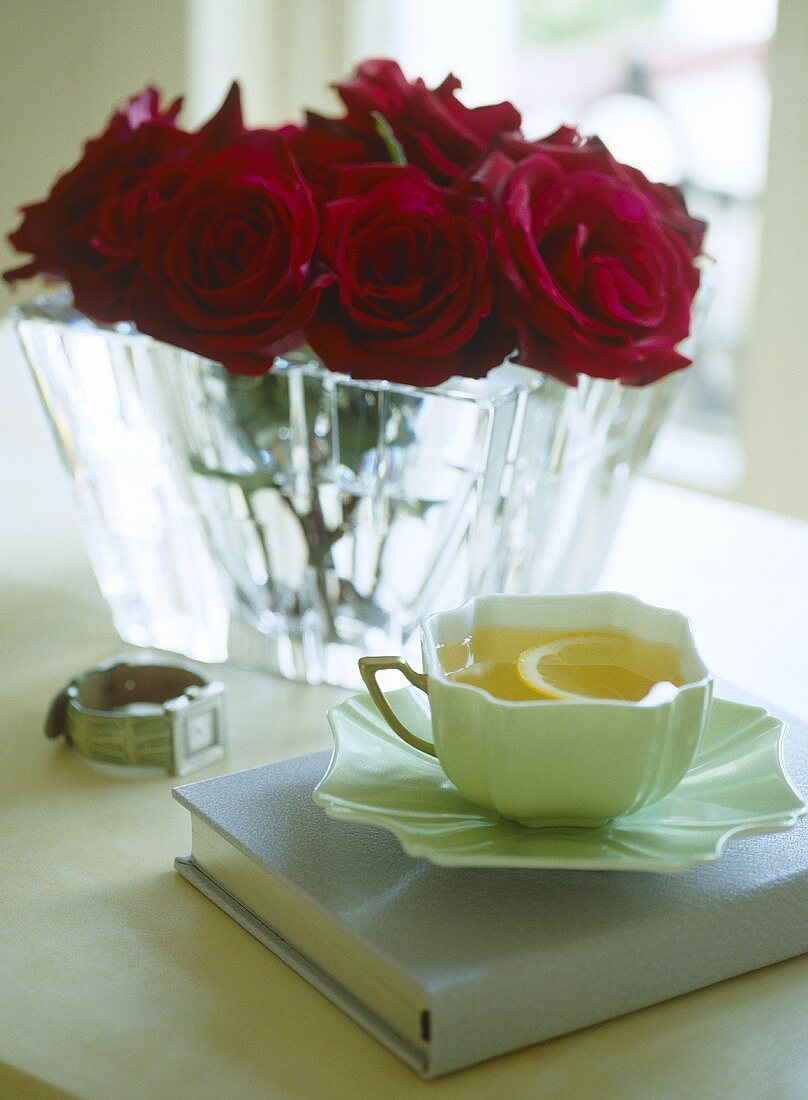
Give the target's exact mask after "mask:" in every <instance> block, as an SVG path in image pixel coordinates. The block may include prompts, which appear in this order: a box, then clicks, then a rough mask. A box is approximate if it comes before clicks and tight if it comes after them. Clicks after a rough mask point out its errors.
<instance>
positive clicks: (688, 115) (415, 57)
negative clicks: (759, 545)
mask: <svg viewBox="0 0 808 1100" xmlns="http://www.w3.org/2000/svg"><path fill="white" fill-rule="evenodd" d="M381 55H385V56H391V57H395V58H396V59H397V60H398V61H399V62H400V63H401V64H402V66H403V68H404V70H405V72H406V73H407V75H408V76H410V77H413V76H417V75H421V76H423V77H424V78H425V79H426V80H427V82H428V83H430V84H433V83H438V82H440V80H442V78H443V77H444V76H445V74H446V73H447V72H448V71H452V72H454V73H455V74H456V75H457V76H459V77H460V79H461V80H462V81H463V85H464V91H463V92H462V93H461V95H462V98H463V99H464V100H465V101H466V102H467V103H468V104H470V105H474V104H476V103H482V102H493V101H498V100H501V99H511V100H513V101H514V103H515V104H516V105H517V106H518V107H519V109H520V110H521V111H522V114H523V116H524V130H525V132H526V134H527V135H528V136H530V137H538V136H540V135H542V134H543V133H546V132H548V131H549V130H552V129H554V128H555V127H556V126H557V125H558V124H559V123H560V122H567V123H576V122H577V123H579V124H580V126H581V128H582V130H583V131H584V132H586V133H597V134H599V135H600V137H602V138H603V140H604V141H605V142H606V144H607V145H608V146H609V147H610V148H611V150H612V152H613V153H614V154H615V155H616V156H617V157H618V158H619V159H621V160H624V161H626V162H628V163H631V164H634V165H636V166H637V167H639V168H641V169H642V170H643V171H644V172H646V173H647V174H648V175H649V176H650V177H651V178H653V179H656V180H662V181H665V182H670V183H677V184H679V185H680V186H681V187H682V188H683V189H684V191H685V193H686V195H687V199H688V204H689V206H690V209H691V212H692V213H694V214H695V215H698V216H701V217H705V218H706V219H707V220H708V221H709V222H710V225H711V229H710V234H709V237H708V242H707V251H708V253H709V254H710V256H711V257H712V259H713V260H714V263H711V265H710V268H711V270H710V274H709V279H710V280H711V281H712V282H713V283H714V287H715V290H714V295H713V299H712V303H711V306H710V311H709V314H708V318H707V321H706V323H705V326H704V331H703V333H702V337H701V345H700V350H699V355H698V359H697V362H696V364H695V366H694V367H693V368H691V370H690V371H689V372H688V375H687V378H686V381H685V383H684V385H683V386H682V388H681V394H680V399H679V403H678V406H677V409H676V412H675V415H674V417H673V419H672V422H671V424H670V425H669V426H668V428H667V429H666V430H665V431H664V432H663V434H662V436H661V438H660V439H659V441H658V444H657V446H656V448H655V450H654V454H653V456H652V464H651V473H652V474H653V475H654V476H657V477H660V478H663V479H665V480H668V481H671V482H674V483H678V484H682V485H688V486H692V487H695V488H700V489H704V490H706V491H708V492H712V493H716V494H719V495H722V496H727V497H730V498H734V499H738V500H743V501H746V502H748V503H752V504H755V505H758V506H759V507H763V508H768V509H771V510H774V511H778V512H782V513H785V514H788V515H794V516H799V517H801V518H804V519H808V427H806V418H808V354H807V353H806V350H805V348H806V342H805V340H804V338H803V331H802V321H803V313H804V312H805V309H806V306H808V301H806V291H805V285H806V279H805V274H804V273H805V272H806V271H808V214H806V206H805V200H804V197H803V184H804V182H805V180H806V178H808V172H807V171H806V169H808V113H806V111H805V108H804V105H805V103H806V102H807V101H808V4H806V3H805V0H780V2H779V3H777V0H740V2H738V0H138V3H137V4H133V3H131V0H0V149H2V154H3V165H4V170H3V172H2V174H0V229H2V230H3V233H5V232H7V231H8V230H10V229H11V228H13V227H14V226H15V225H16V224H17V220H18V219H17V214H16V209H17V207H18V206H19V205H20V204H21V203H23V202H25V201H30V200H32V199H36V198H40V197H42V196H43V195H44V194H45V193H46V192H47V190H48V189H49V187H50V185H51V183H52V182H53V179H54V178H55V176H56V174H57V173H58V172H59V171H61V170H63V169H65V168H67V167H69V166H70V165H71V164H72V163H73V162H74V161H75V159H76V158H77V156H78V153H79V150H80V147H81V144H82V143H83V141H84V140H86V138H87V137H89V136H91V135H94V134H96V133H97V132H98V131H99V130H100V129H101V128H102V127H103V125H104V123H105V121H106V119H107V117H108V116H109V114H110V112H111V109H112V107H113V105H115V104H120V103H121V102H122V101H123V100H125V99H126V98H127V96H129V95H131V94H132V93H133V92H135V91H138V90H140V89H141V88H142V87H143V86H144V85H146V84H148V83H154V84H157V85H158V86H159V87H160V88H162V89H163V90H164V92H165V93H166V94H167V95H174V94H178V93H182V92H184V93H185V94H186V102H185V111H184V119H185V121H186V122H187V123H189V124H192V123H196V122H197V121H199V120H201V119H202V118H204V117H205V116H206V115H208V114H209V113H211V112H212V111H213V110H214V109H215V108H216V107H217V106H218V104H219V102H220V101H221V98H222V96H223V95H224V93H225V91H226V89H227V87H228V85H229V84H230V82H231V80H233V79H234V78H238V79H240V80H241V82H242V88H243V91H244V98H245V104H246V110H247V117H248V121H249V122H250V123H252V124H259V123H268V124H276V123H279V122H282V121H286V120H290V119H295V118H298V117H299V116H300V113H301V111H302V109H303V108H304V107H313V108H316V109H321V110H334V108H335V107H336V101H335V98H334V97H333V95H332V93H330V92H329V90H328V88H327V85H328V83H329V82H330V81H333V80H335V79H337V78H339V77H341V76H343V75H344V74H345V73H346V72H348V70H349V69H350V68H352V67H353V66H354V65H355V64H356V63H357V62H358V61H359V60H361V59H362V58H364V57H368V56H381ZM12 259H13V254H12V252H11V249H10V248H9V247H8V245H7V244H6V242H5V239H3V242H2V246H0V265H2V268H5V267H8V266H10V265H11V263H12ZM37 290H41V288H37V287H34V286H30V287H25V288H23V289H22V291H17V292H14V293H12V292H11V291H10V290H9V289H8V288H5V287H4V288H3V289H2V290H0V313H2V312H5V310H7V309H8V308H9V307H10V306H11V305H12V304H13V302H14V301H15V300H20V299H21V298H22V297H24V296H29V295H31V294H33V293H36V292H37ZM14 366H15V368H16V364H14ZM20 369H22V368H21V367H20ZM1 385H2V383H1V382H0V386H1ZM694 537H697V536H695V535H694Z"/></svg>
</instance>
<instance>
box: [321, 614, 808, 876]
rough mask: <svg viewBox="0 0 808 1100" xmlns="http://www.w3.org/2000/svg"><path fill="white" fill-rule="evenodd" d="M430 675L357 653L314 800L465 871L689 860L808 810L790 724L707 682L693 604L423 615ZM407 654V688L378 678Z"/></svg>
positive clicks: (664, 865)
mask: <svg viewBox="0 0 808 1100" xmlns="http://www.w3.org/2000/svg"><path fill="white" fill-rule="evenodd" d="M421 649H422V654H423V667H424V672H423V673H418V672H415V671H414V670H413V669H411V668H410V667H409V665H407V663H406V662H404V661H403V660H401V659H400V658H396V657H389V658H388V657H365V658H362V659H361V660H360V672H361V674H362V678H363V680H364V682H365V684H366V686H367V688H368V693H367V694H359V695H354V696H353V697H351V698H349V699H347V700H346V701H345V702H343V703H341V704H340V705H339V706H337V707H335V708H333V709H332V710H331V711H330V712H329V721H330V723H331V727H332V730H333V735H334V752H333V755H332V759H331V763H330V766H329V768H328V771H327V773H326V774H325V776H324V777H323V779H322V780H321V781H320V783H319V784H318V786H317V788H316V790H315V792H314V799H315V801H316V802H317V803H318V804H319V805H320V806H321V807H323V809H324V810H325V811H326V813H328V814H329V815H330V816H331V817H333V818H335V819H338V820H342V821H350V822H357V823H363V824H369V825H375V826H379V827H381V828H383V829H386V830H388V831H390V832H391V833H393V834H394V835H395V836H396V837H397V838H398V840H399V841H400V843H401V845H402V847H403V848H404V850H405V851H406V852H407V853H408V854H410V855H411V856H414V857H419V858H426V859H428V860H431V861H432V862H433V863H436V864H442V865H446V866H458V867H460V866H462V867H475V866H476V867H525V868H548V869H555V870H559V869H571V870H581V871H585V870H593V871H595V870H597V871H600V870H621V871H651V872H680V871H686V870H688V869H689V868H691V867H693V866H696V865H698V864H705V863H710V862H713V861H715V860H717V859H719V858H720V856H721V854H722V851H723V849H724V846H725V844H726V843H727V841H728V840H730V839H731V838H732V837H734V836H737V835H739V834H746V833H754V832H770V831H774V830H778V829H786V828H789V827H791V826H792V825H794V824H795V823H796V821H797V820H798V819H799V818H800V816H802V814H804V813H805V811H806V804H805V803H804V802H803V800H802V798H801V797H800V796H799V794H798V793H797V791H796V790H795V788H794V787H793V785H792V784H791V782H790V780H789V778H788V776H787V775H786V772H785V770H784V765H783V740H784V737H785V732H786V727H785V723H783V722H781V721H779V720H778V719H776V718H774V717H772V716H771V715H770V714H768V712H767V711H765V710H764V709H762V708H761V707H754V706H747V705H745V704H741V703H736V702H730V701H728V700H725V699H718V698H714V697H713V680H712V676H711V675H710V672H709V670H708V669H707V667H706V666H705V664H704V662H703V661H702V659H701V657H700V656H699V653H698V650H697V648H696V645H695V642H694V639H693V634H692V630H691V627H690V623H689V621H688V619H687V618H686V617H685V616H684V615H682V614H680V613H679V612H677V611H669V610H663V609H661V608H656V607H652V606H650V605H648V604H645V603H642V602H641V601H640V600H638V599H636V598H634V597H632V596H627V595H623V594H621V593H594V594H585V595H572V596H482V597H476V598H474V599H472V600H469V601H468V602H467V603H465V604H463V605H462V606H461V607H459V608H456V609H454V610H451V611H446V612H440V613H438V614H435V615H432V616H430V617H429V618H427V619H426V620H425V621H424V623H423V624H422V626H421ZM391 669H395V670H398V671H399V672H402V673H403V674H404V675H405V677H406V678H407V679H408V680H409V681H410V686H408V687H405V688H401V689H398V690H395V691H390V692H387V693H385V692H383V691H382V689H381V687H380V685H379V683H378V675H379V673H381V672H388V674H389V670H391Z"/></svg>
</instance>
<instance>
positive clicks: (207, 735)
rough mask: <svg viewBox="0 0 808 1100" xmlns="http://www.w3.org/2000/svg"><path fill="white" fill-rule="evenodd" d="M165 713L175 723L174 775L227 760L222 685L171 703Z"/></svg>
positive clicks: (211, 686)
mask: <svg viewBox="0 0 808 1100" xmlns="http://www.w3.org/2000/svg"><path fill="white" fill-rule="evenodd" d="M165 709H166V711H167V712H168V713H169V714H170V715H171V720H172V735H173V743H174V769H173V770H174V774H175V775H187V774H188V772H191V771H195V770H196V769H197V768H204V767H205V766H206V765H207V764H210V763H212V762H213V761H214V760H218V759H219V758H220V757H222V756H224V753H225V744H226V739H227V732H226V715H225V706H224V686H223V685H222V684H220V683H212V684H208V685H207V687H205V688H203V689H201V690H200V691H198V692H197V693H196V694H195V695H194V697H192V698H189V697H188V696H187V695H184V696H182V698H181V699H172V700H171V702H170V703H166V704H165Z"/></svg>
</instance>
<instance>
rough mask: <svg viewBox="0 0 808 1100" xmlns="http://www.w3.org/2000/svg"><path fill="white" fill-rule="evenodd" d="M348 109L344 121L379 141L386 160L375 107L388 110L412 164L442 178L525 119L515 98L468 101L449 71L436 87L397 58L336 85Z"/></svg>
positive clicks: (366, 66) (371, 64)
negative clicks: (409, 73)
mask: <svg viewBox="0 0 808 1100" xmlns="http://www.w3.org/2000/svg"><path fill="white" fill-rule="evenodd" d="M335 87H336V89H337V91H338V92H339V95H340V98H341V99H342V101H343V103H344V104H345V106H346V107H347V109H348V113H347V114H346V116H345V118H344V119H343V120H342V124H343V125H344V126H346V127H347V128H348V129H350V130H353V131H355V132H356V133H358V134H360V135H362V136H364V137H365V138H366V139H368V140H371V141H372V142H373V143H374V147H375V148H376V149H377V155H376V159H377V160H387V159H389V158H388V156H387V155H386V154H385V151H384V146H383V144H382V143H380V142H379V140H378V137H377V133H376V120H375V118H374V117H373V114H372V112H374V111H377V112H378V113H379V114H381V115H383V116H384V118H385V119H386V120H387V122H388V123H389V124H390V127H391V129H392V131H393V133H394V134H395V136H396V138H397V139H398V141H399V142H400V143H401V145H402V147H403V149H404V152H405V154H406V157H407V161H408V163H410V164H415V165H418V166H419V167H421V168H424V169H425V170H426V171H427V172H428V173H429V175H430V176H431V177H432V178H433V179H435V180H437V181H438V182H439V183H451V182H452V181H454V180H455V179H457V177H458V176H459V175H460V174H461V173H462V171H463V170H464V169H465V168H468V167H469V165H471V164H472V163H473V161H474V160H475V159H476V158H477V157H478V156H479V155H480V153H481V152H483V150H485V149H487V148H488V146H489V145H490V144H491V142H492V141H493V140H494V138H496V137H497V136H498V135H500V134H505V133H510V132H513V131H518V129H519V127H520V125H521V122H522V119H521V116H520V114H519V112H518V111H517V110H516V108H515V107H514V106H513V104H512V103H494V104H491V105H489V106H486V107H466V106H464V104H463V103H461V102H460V100H459V99H457V98H456V97H455V92H456V91H457V90H458V88H460V87H461V84H460V81H459V80H458V79H457V77H456V76H452V75H449V76H447V77H446V79H445V80H444V81H443V83H442V84H441V85H440V86H439V87H437V88H434V89H430V88H427V86H426V84H425V83H424V82H423V80H421V79H420V78H419V79H418V80H414V81H413V82H412V83H410V82H409V81H408V80H407V79H406V77H405V76H404V74H403V73H402V71H401V69H400V68H399V66H398V65H397V64H396V62H395V61H387V60H384V59H376V60H373V61H365V62H364V63H363V64H362V65H360V66H359V68H358V69H357V71H356V74H355V75H354V76H352V77H350V78H349V79H348V80H346V81H343V82H342V83H339V84H336V85H335Z"/></svg>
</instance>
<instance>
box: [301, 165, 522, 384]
mask: <svg viewBox="0 0 808 1100" xmlns="http://www.w3.org/2000/svg"><path fill="white" fill-rule="evenodd" d="M339 185H340V186H339V194H338V197H337V198H335V199H334V200H332V201H331V202H329V203H327V204H326V206H325V209H324V214H323V232H322V238H321V250H322V253H323V257H324V260H325V262H326V263H327V264H328V265H329V267H330V268H331V269H332V270H333V271H334V273H335V275H336V278H337V283H336V285H335V286H333V287H331V288H329V290H328V291H327V292H326V293H325V295H324V296H323V299H322V301H321V304H320V308H319V309H318V311H317V313H316V315H315V317H314V318H313V320H312V321H311V322H310V324H309V325H308V326H307V328H306V335H307V336H308V339H309V342H310V343H311V345H312V347H313V348H314V350H315V351H316V352H317V353H318V355H320V357H321V358H322V360H323V362H324V363H325V364H326V366H328V367H330V368H331V370H334V371H341V372H345V373H346V374H351V375H353V376H354V377H357V378H386V379H389V380H390V381H395V382H405V383H409V384H412V385H416V386H433V385H436V384H437V383H439V382H442V381H444V380H445V379H446V378H449V377H450V376H451V375H453V374H468V375H472V376H474V377H479V376H481V375H483V374H485V372H486V371H487V370H489V369H490V368H491V367H493V366H495V365H496V364H498V363H500V362H501V361H502V359H503V357H504V356H505V355H506V354H507V353H508V351H510V350H511V349H512V348H513V343H514V342H513V338H512V337H510V338H508V337H507V335H506V336H504V337H503V335H502V334H501V332H500V331H499V328H498V327H497V326H496V325H495V324H494V318H493V314H494V307H495V296H496V283H495V275H496V272H495V270H494V264H493V262H492V260H493V256H492V252H491V249H492V243H491V242H492V238H493V236H494V233H495V224H494V220H493V217H492V211H491V209H490V207H489V205H488V203H487V202H486V201H485V200H483V199H481V198H479V197H477V196H475V195H472V194H468V193H461V192H458V191H451V190H448V189H445V188H442V187H438V186H437V185H436V184H434V183H432V182H431V181H430V180H429V179H428V177H427V176H426V175H425V174H424V173H423V172H422V171H421V170H420V169H417V168H412V167H405V166H401V165H392V164H388V165H370V166H366V167H364V168H348V169H345V170H343V172H342V173H341V174H340V177H339ZM489 318H490V319H491V322H490V323H487V322H488V319H489Z"/></svg>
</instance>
